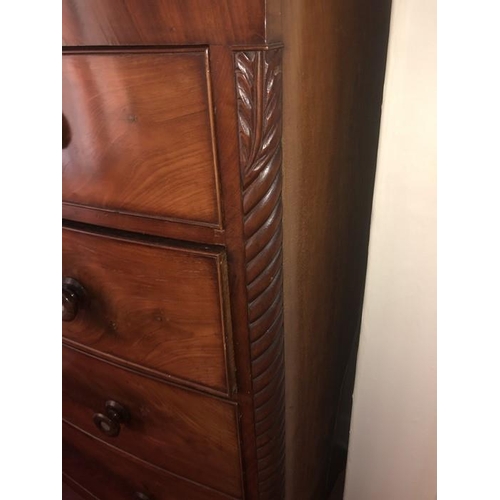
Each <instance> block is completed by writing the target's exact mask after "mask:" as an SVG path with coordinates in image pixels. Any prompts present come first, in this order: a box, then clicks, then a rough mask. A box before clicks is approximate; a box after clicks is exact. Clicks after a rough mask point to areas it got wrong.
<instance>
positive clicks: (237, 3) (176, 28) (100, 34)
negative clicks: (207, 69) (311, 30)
mask: <svg viewBox="0 0 500 500" xmlns="http://www.w3.org/2000/svg"><path fill="white" fill-rule="evenodd" d="M280 8H281V0H155V1H154V2H151V1H147V2H145V1H143V0H121V1H120V2H117V1H116V0H63V2H62V14H63V33H62V35H63V37H62V39H63V45H179V44H180V45H187V44H190V45H191V44H192V45H199V44H207V43H210V44H218V45H220V44H259V43H271V42H275V41H279V37H280V34H281V23H280V21H281V18H280V12H281V10H280Z"/></svg>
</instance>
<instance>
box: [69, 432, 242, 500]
mask: <svg viewBox="0 0 500 500" xmlns="http://www.w3.org/2000/svg"><path fill="white" fill-rule="evenodd" d="M62 433H63V445H62V456H63V464H64V465H63V471H64V473H65V474H66V475H67V476H69V478H71V479H72V480H73V481H75V482H76V483H78V484H84V485H86V488H87V490H88V491H89V493H91V494H93V495H94V496H95V497H96V498H98V499H99V500H127V499H130V500H138V499H140V498H141V495H143V498H144V497H146V498H148V497H149V498H150V500H229V499H232V498H235V497H231V496H227V495H224V494H223V493H219V492H217V491H215V490H212V489H210V488H207V487H204V486H201V485H198V484H196V483H193V482H191V481H186V480H185V479H182V478H180V477H178V476H175V475H174V474H169V473H167V472H165V471H162V470H161V469H159V468H157V467H154V466H151V465H150V464H147V463H145V462H143V461H142V460H138V459H137V458H135V457H133V456H131V455H128V454H126V453H123V452H121V451H120V450H118V449H116V448H114V447H111V446H108V445H106V444H105V443H102V442H98V441H96V440H95V439H94V438H92V437H91V436H89V435H88V434H85V433H83V432H81V431H79V430H77V429H76V428H75V427H73V426H72V425H69V424H68V423H63V431H62ZM66 495H67V496H65V494H64V488H63V500H72V497H71V496H69V492H67V493H66ZM74 498H75V500H76V499H77V498H78V499H80V497H77V496H75V497H74Z"/></svg>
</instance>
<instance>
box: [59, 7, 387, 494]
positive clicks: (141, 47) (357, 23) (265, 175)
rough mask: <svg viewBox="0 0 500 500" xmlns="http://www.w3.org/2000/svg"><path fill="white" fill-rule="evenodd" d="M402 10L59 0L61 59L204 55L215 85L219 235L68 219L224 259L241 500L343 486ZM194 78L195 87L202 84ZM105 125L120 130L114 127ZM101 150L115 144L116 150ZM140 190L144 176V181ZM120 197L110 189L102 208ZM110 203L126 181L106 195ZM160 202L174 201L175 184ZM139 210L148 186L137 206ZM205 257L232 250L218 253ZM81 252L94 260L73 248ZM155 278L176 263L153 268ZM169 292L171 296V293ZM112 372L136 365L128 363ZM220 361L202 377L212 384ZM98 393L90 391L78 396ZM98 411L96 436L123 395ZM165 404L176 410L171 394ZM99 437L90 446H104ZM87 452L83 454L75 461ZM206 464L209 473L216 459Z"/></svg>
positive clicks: (79, 215)
mask: <svg viewBox="0 0 500 500" xmlns="http://www.w3.org/2000/svg"><path fill="white" fill-rule="evenodd" d="M389 7H390V1H384V2H381V3H373V2H372V3H370V2H368V1H366V0H353V1H351V2H330V1H326V0H318V2H307V1H305V0H157V1H155V2H145V1H142V0H121V1H120V2H115V1H114V0H63V24H64V27H63V43H64V44H65V45H66V46H67V47H65V49H64V53H65V54H70V53H73V54H74V53H78V54H82V53H83V52H87V53H90V52H92V53H94V55H92V56H90V55H86V56H82V57H97V55H96V54H97V53H102V54H104V53H105V54H106V55H101V56H99V57H109V58H114V57H118V53H120V52H128V53H130V54H131V53H132V52H133V53H134V56H136V57H137V58H138V60H140V61H141V64H143V63H144V60H143V59H142V58H147V57H152V54H154V55H156V54H160V53H162V52H163V54H164V57H167V56H168V52H170V51H178V55H179V57H188V56H187V55H189V54H191V55H192V54H202V53H204V51H205V50H207V54H208V59H209V64H208V66H205V70H206V69H207V68H208V71H205V75H204V76H203V81H202V72H203V71H202V70H201V69H200V70H199V71H198V73H196V75H197V76H196V78H194V79H193V81H194V80H197V81H198V82H201V81H202V83H201V84H199V85H198V87H199V88H202V87H203V89H204V93H203V96H204V97H203V99H204V102H205V104H204V106H205V107H206V109H207V113H208V116H209V122H210V123H209V124H208V125H207V124H205V125H203V127H204V130H205V133H209V134H210V137H211V138H212V139H214V141H215V142H214V144H215V147H214V148H213V151H214V152H213V153H212V154H213V158H214V162H213V163H214V165H215V164H217V165H218V172H219V173H218V175H215V177H214V178H215V181H214V182H215V185H216V187H217V189H216V191H215V193H216V196H218V198H217V199H218V200H219V202H218V206H219V207H220V217H219V219H218V220H217V222H214V219H211V220H208V219H207V220H208V221H207V220H199V219H201V217H197V218H196V217H193V216H192V215H190V218H188V217H187V216H186V215H183V216H182V217H178V216H175V217H174V216H172V214H166V215H165V214H162V215H161V216H157V215H152V214H145V213H139V214H135V213H128V212H127V213H125V210H124V209H120V210H115V209H113V208H111V209H109V208H105V207H103V206H100V207H96V206H93V207H92V206H84V205H78V204H75V203H73V202H68V203H65V204H64V206H63V216H64V217H65V218H66V219H71V220H72V221H79V222H82V223H87V224H95V225H98V226H101V227H102V228H105V229H100V231H101V232H102V233H109V234H116V233H115V232H114V230H113V229H121V230H125V231H134V232H136V233H141V234H142V235H143V236H137V240H139V239H143V240H144V242H145V243H148V242H149V243H148V244H149V245H150V244H151V243H153V245H159V243H158V242H159V241H160V240H159V239H158V240H156V242H154V241H153V240H152V239H151V238H150V237H148V236H146V235H158V236H164V237H168V238H173V239H176V240H180V241H183V242H187V241H189V242H197V243H204V244H211V245H221V250H220V255H223V256H226V257H227V276H226V275H224V273H223V274H221V275H220V277H219V281H218V282H219V283H225V284H227V286H222V288H223V289H225V288H227V289H228V293H227V297H228V298H229V300H224V301H222V309H224V310H225V311H226V312H225V314H223V317H224V318H226V320H227V321H229V320H230V321H231V324H232V331H233V332H234V337H232V336H231V335H226V337H227V338H226V351H227V356H228V358H229V359H228V365H229V366H231V358H232V353H233V348H232V347H231V341H233V343H234V368H235V371H236V373H235V382H236V386H235V387H234V392H231V391H229V393H228V394H226V395H225V397H226V398H227V399H230V400H232V401H234V402H235V403H237V404H236V405H234V404H233V406H232V408H233V409H234V411H235V412H236V413H237V421H238V424H237V426H235V428H236V429H237V431H238V432H239V436H238V437H237V439H239V446H240V447H241V457H239V458H240V459H241V466H242V477H243V490H240V491H239V492H238V494H237V496H238V495H239V493H240V492H241V496H243V493H244V498H245V500H263V499H265V500H283V498H284V490H285V489H286V499H287V500H323V499H325V498H327V495H328V491H329V489H331V486H332V484H333V479H334V478H335V476H336V473H337V472H338V471H337V469H338V460H336V459H335V457H336V454H335V453H336V451H335V443H334V442H333V429H334V427H335V418H336V417H335V412H336V411H337V407H338V404H337V403H338V394H339V392H340V387H341V384H342V375H343V369H344V367H345V361H346V359H347V356H346V354H347V353H348V352H349V350H350V348H351V343H352V342H353V341H354V340H355V338H356V334H357V328H358V325H359V320H360V311H361V304H362V296H363V283H364V272H365V263H366V252H367V241H368V229H369V220H370V204H371V193H372V188H373V177H374V170H375V160H376V142H377V141H376V140H377V133H378V121H379V115H380V103H381V89H382V82H383V67H384V60H385V47H386V45H385V44H386V40H387V38H386V37H387V30H388V20H389V13H390V8H389ZM281 43H284V48H283V50H282V51H281V50H280V47H281ZM71 46H73V47H71ZM76 46H78V47H76ZM90 46H93V47H90ZM186 54H187V55H186ZM80 56H81V55H71V56H69V55H65V56H64V57H80ZM281 56H283V58H284V61H283V65H282V64H281ZM144 64H145V63H144ZM161 71H162V69H159V68H158V66H155V67H154V68H149V70H148V69H145V70H144V78H145V79H146V80H152V79H154V78H155V76H156V75H157V72H161ZM108 73H109V72H108ZM140 73H141V71H139V72H133V71H128V72H123V73H122V75H121V77H120V78H121V79H122V80H123V77H124V76H126V77H127V78H137V79H140V78H141V77H140ZM105 74H106V71H103V75H105ZM207 74H208V75H209V76H208V77H207V76H206V75H207ZM189 75H191V76H193V75H194V73H193V72H191V73H189V71H188V74H187V76H189ZM165 76H167V75H165ZM281 82H282V83H283V97H284V101H283V107H281V95H282V93H281ZM71 85H75V86H76V87H78V86H80V85H81V84H80V83H79V82H78V81H75V82H74V83H72V84H71ZM169 85H170V84H169V83H168V82H167V84H165V85H164V86H162V85H161V84H159V85H158V86H157V88H161V89H162V92H166V93H167V94H164V95H163V96H165V95H169V94H168V92H170V91H169V90H168V88H169ZM144 89H146V86H145V85H144ZM145 93H146V91H145ZM205 96H206V97H205ZM183 104H184V103H179V105H183ZM87 107H88V105H87ZM211 111H213V113H211ZM210 113H211V114H210ZM183 117H185V118H188V117H186V116H185V115H183ZM104 119H105V120H106V123H107V122H112V120H111V117H110V116H109V115H108V116H105V117H104ZM68 123H69V122H68ZM137 123H139V122H137ZM70 125H71V124H70ZM198 126H201V124H200V123H198ZM82 127H83V128H85V126H84V125H82ZM281 128H283V136H284V144H283V155H282V148H281ZM73 132H74V131H73V130H71V128H70V129H69V130H68V129H67V128H66V129H65V130H64V135H63V147H64V146H66V149H65V150H64V151H68V148H69V149H71V144H72V142H73V141H74V140H75V139H74V133H73ZM198 134H201V132H200V130H198V129H197V128H196V126H193V128H192V133H190V135H191V137H192V138H193V139H194V143H195V144H194V146H195V147H200V137H199V136H198ZM204 140H205V139H201V141H202V142H203V141H204ZM95 145H96V147H97V148H101V147H103V148H105V147H112V144H111V145H110V144H109V141H107V140H102V141H99V140H97V141H96V142H95ZM160 147H163V146H160ZM93 154H94V152H89V155H93ZM282 156H283V175H282ZM101 168H105V169H106V168H109V166H107V165H104V166H102V167H101ZM144 175H145V177H146V178H147V176H148V171H147V169H145V171H144ZM153 175H154V174H153ZM219 178H220V179H219ZM157 180H158V181H159V182H161V179H157ZM217 181H220V183H218V182H217ZM282 181H283V187H284V190H283V195H282V190H281V184H282ZM184 182H185V183H188V184H189V183H193V184H195V185H197V183H198V180H197V178H195V176H191V177H190V178H189V179H184V181H183V187H184V188H186V189H191V188H192V186H189V185H185V184H184ZM108 188H109V186H105V187H104V189H103V191H102V194H103V197H106V196H107V195H106V193H107V192H108ZM112 188H113V183H111V188H109V192H110V193H113V189H112ZM205 188H206V185H205V186H204V187H203V189H205ZM160 191H161V192H162V194H164V195H167V196H168V195H170V192H169V189H168V187H165V186H162V187H161V189H160ZM206 192H207V193H208V189H207V191H206ZM115 194H116V193H115ZM143 195H145V191H144V190H143V189H141V190H140V193H139V194H138V197H139V198H140V197H142V196H143ZM162 200H163V198H162V197H161V196H160V197H158V199H157V200H156V201H157V204H155V203H153V205H155V208H153V209H152V210H161V207H160V204H158V203H159V202H161V201H162ZM136 201H139V200H136ZM179 203H180V205H179ZM202 203H203V198H200V200H199V201H198V200H197V199H194V200H191V201H190V202H189V203H182V201H181V202H179V201H178V200H177V201H176V202H175V203H174V207H173V209H182V210H184V211H193V210H198V209H199V208H200V204H202ZM94 205H95V204H94ZM191 205H192V206H191ZM159 207H160V208H159ZM149 211H151V209H150V210H149ZM155 213H156V212H155ZM282 214H283V215H282ZM195 219H196V220H195ZM282 219H283V221H282ZM217 224H219V226H217ZM130 238H131V237H127V239H130ZM116 241H118V245H117V247H116V252H114V253H115V254H116V256H115V257H113V255H112V253H111V252H109V253H108V254H107V257H106V262H105V267H107V268H108V270H107V272H109V268H111V269H112V268H113V266H119V262H120V260H119V259H120V257H121V245H122V240H120V239H117V240H116ZM282 241H283V243H282ZM136 244H137V243H136ZM159 246H161V245H159ZM167 246H176V247H179V246H184V243H180V242H177V243H175V244H171V243H168V245H167ZM222 247H223V249H222ZM91 248H92V245H89V246H88V248H86V249H84V253H88V252H89V250H90V249H91ZM186 248H187V247H186ZM207 252H208V253H210V252H212V253H217V252H219V250H214V249H213V247H212V249H207ZM72 253H74V254H75V255H78V254H79V253H81V250H80V248H78V247H77V246H76V245H75V246H74V247H73V249H72ZM75 259H77V260H81V259H78V257H75ZM223 268H224V266H220V269H223ZM151 269H157V270H158V269H159V270H162V269H163V266H162V265H161V264H158V262H156V263H153V262H151ZM125 274H128V271H127V273H125ZM148 274H149V273H148ZM125 279H126V278H125V277H124V280H125ZM124 282H125V281H124ZM282 283H284V292H282ZM198 286H199V285H198V283H197V282H195V281H193V283H191V285H190V289H191V290H192V291H193V293H195V294H196V293H198V292H197V289H198ZM123 289H124V290H125V293H124V294H123V297H124V300H125V297H129V296H130V297H131V295H130V294H131V292H130V291H128V288H127V285H123ZM164 293H165V294H167V295H168V296H169V297H171V293H170V292H169V291H168V290H165V291H164ZM221 295H222V296H225V292H222V293H221ZM137 299H138V298H137V297H135V301H136V302H137ZM130 303H131V302H128V304H130ZM179 307H181V308H182V302H181V301H179ZM229 310H230V313H231V314H229ZM229 316H231V318H229ZM283 317H284V327H285V333H284V331H283ZM224 325H225V331H226V332H229V330H230V329H229V328H228V327H227V325H226V324H224ZM284 337H285V342H283V338H284ZM66 341H67V342H70V341H69V340H66ZM283 346H285V349H284V348H283ZM82 348H83V347H82ZM172 348H173V349H175V346H172ZM87 349H88V347H87ZM104 350H105V351H107V350H108V347H106V348H105V349H104ZM96 354H97V352H96ZM156 355H157V356H158V359H160V358H162V357H165V359H167V358H168V357H169V351H168V350H167V349H165V346H159V347H158V349H157V354H155V356H156ZM99 356H104V357H107V358H108V359H111V355H110V354H109V352H104V351H100V354H99ZM116 363H121V365H122V366H123V365H125V364H126V362H125V361H124V360H123V359H122V360H118V359H117V360H116ZM101 364H102V362H101ZM193 364H197V363H193ZM212 364H213V363H208V364H205V365H203V368H204V369H207V370H211V369H212V368H211V367H210V366H211V365H212ZM85 366H86V369H88V370H89V371H90V372H92V373H93V374H92V375H88V376H89V377H90V376H94V375H95V374H96V373H97V374H98V373H99V370H97V371H96V369H95V368H92V367H93V366H94V365H93V364H90V365H87V364H86V365H85ZM106 366H107V365H106ZM285 368H286V377H285ZM137 369H138V370H140V371H141V373H142V375H137V374H133V375H134V377H138V378H136V379H135V380H140V382H138V385H137V387H136V388H137V391H136V392H135V393H134V394H135V397H140V396H143V395H144V392H146V394H147V393H148V391H144V390H142V389H141V387H142V385H143V384H144V383H145V382H144V381H143V379H145V377H144V374H147V373H149V374H151V371H149V372H148V369H146V368H144V367H141V368H139V367H137ZM192 369H193V370H199V369H200V367H199V366H198V367H197V368H194V367H193V368H192ZM116 370H118V369H116ZM149 370H151V369H149ZM116 373H125V371H124V370H118V371H117V372H116ZM127 373H129V372H127ZM229 373H230V374H232V370H231V368H230V369H229ZM116 378H117V379H119V380H117V381H115V382H113V383H116V384H119V383H122V382H123V381H125V382H127V381H128V380H129V379H128V378H127V376H123V375H116ZM197 378H198V377H197ZM147 380H149V379H147ZM176 380H177V379H176ZM177 382H179V380H177ZM177 382H176V383H177ZM182 383H187V384H191V385H192V386H193V387H196V388H197V389H198V390H202V391H207V392H211V393H212V394H214V392H217V391H219V393H220V392H221V391H220V389H214V388H213V384H212V385H211V386H209V385H200V384H198V383H194V382H186V380H185V379H184V381H183V382H182ZM84 385H85V384H84ZM285 385H286V394H285ZM226 387H227V386H226ZM171 388H172V389H175V388H174V387H171ZM89 390H90V389H89V384H86V388H83V389H81V388H79V389H77V390H76V392H77V393H78V392H82V393H84V394H85V393H88V391H89ZM175 390H180V389H178V388H177V389H175ZM184 392H188V391H184ZM194 394H196V395H197V397H200V398H202V400H204V399H203V398H204V396H202V395H200V394H198V393H194ZM102 396H103V398H104V399H103V398H101V399H103V400H102V401H100V404H101V407H100V408H99V409H93V410H92V412H90V411H89V413H91V415H90V419H89V421H91V420H92V415H93V412H96V411H97V412H104V406H103V405H104V404H105V402H106V400H107V399H106V398H110V397H115V396H109V395H106V396H104V395H102ZM285 396H286V400H285V399H284V398H285ZM163 400H164V401H165V405H167V404H168V403H170V402H171V400H172V396H171V395H170V393H169V394H166V395H164V396H163ZM116 401H117V402H121V401H120V398H117V399H116ZM214 401H216V402H217V403H220V400H219V399H214ZM285 403H286V404H285ZM127 406H128V405H127ZM189 407H190V408H192V409H194V408H198V407H199V404H198V403H193V405H192V406H191V405H189ZM202 409H203V405H202ZM77 413H78V412H77ZM133 413H134V412H132V414H133ZM205 413H206V412H205ZM132 416H133V415H132ZM160 420H161V428H162V429H163V432H165V429H166V428H167V427H168V425H167V424H166V423H165V422H166V421H165V419H164V418H163V417H162V419H158V429H160V423H159V422H160ZM167 420H168V419H167ZM86 422H87V421H86ZM285 423H286V433H285ZM82 425H83V424H82ZM89 425H91V429H89V432H98V431H97V428H95V427H92V425H93V424H89ZM120 425H121V426H122V424H120ZM200 425H201V424H200ZM217 425H218V424H214V429H216V428H218V427H217ZM126 432H127V427H126V425H125V424H124V425H123V426H122V427H121V430H120V434H119V436H118V437H116V438H109V440H111V439H114V440H119V439H121V438H122V437H123V436H124V435H125V434H126ZM284 434H286V441H285V436H284ZM180 435H181V436H182V435H183V434H182V432H181V433H180ZM208 435H209V436H210V433H208ZM157 436H158V440H160V441H161V440H165V439H167V438H166V437H165V434H161V435H160V431H159V430H158V435H157ZM106 439H108V438H106ZM186 440H187V438H186ZM110 442H111V441H110ZM114 442H116V441H114ZM285 442H286V453H285V452H284V445H285ZM79 443H80V442H79ZM80 446H83V445H81V444H75V449H76V450H80ZM89 446H91V447H92V446H93V445H92V444H90V445H89ZM134 446H136V445H135V444H134ZM151 450H152V448H148V450H146V449H145V448H144V449H143V450H142V451H141V454H142V453H143V455H141V456H143V458H145V460H148V461H151V460H153V458H154V457H155V456H157V454H158V455H159V451H158V449H156V451H155V450H154V449H153V451H151ZM168 450H169V448H168V447H167V451H168ZM162 453H163V452H162ZM183 453H184V455H183ZM181 455H182V460H185V461H186V463H185V465H182V466H181V465H179V471H180V470H181V469H182V470H183V472H179V474H184V473H185V472H186V471H187V472H188V475H189V474H191V472H192V470H191V469H190V466H192V463H194V464H198V466H199V467H200V470H201V468H202V467H201V465H200V463H201V460H200V457H199V455H200V453H199V452H195V453H193V454H192V455H189V453H188V449H187V448H184V449H183V451H182V453H181ZM188 455H189V456H190V457H191V462H192V463H191V465H190V464H189V463H187V460H188ZM161 456H163V455H161ZM205 458H206V457H205ZM169 460H170V459H169ZM87 461H90V458H82V462H83V463H84V464H86V462H87ZM153 461H154V460H153ZM204 464H205V465H204V467H210V460H206V459H205V460H204ZM87 465H88V464H87ZM83 466H85V465H83ZM127 467H128V466H127ZM130 467H131V468H130V469H128V468H126V470H130V473H132V470H135V468H136V467H137V470H138V471H140V466H139V464H136V463H135V462H134V465H133V466H132V465H131V466H130ZM285 469H286V487H284V480H285ZM139 474H140V472H139ZM127 477H128V474H127ZM211 477H213V474H212V475H211ZM82 481H84V482H87V481H88V482H89V484H91V482H92V480H91V478H88V479H83V480H82ZM117 481H118V484H117V488H123V487H124V484H126V483H127V481H126V479H125V478H123V479H117ZM200 481H201V482H205V484H208V483H207V482H206V481H205V480H200ZM120 491H121V490H120ZM226 491H228V490H226ZM121 497H123V494H120V498H121ZM195 499H196V497H193V500H195ZM141 500H142V499H141Z"/></svg>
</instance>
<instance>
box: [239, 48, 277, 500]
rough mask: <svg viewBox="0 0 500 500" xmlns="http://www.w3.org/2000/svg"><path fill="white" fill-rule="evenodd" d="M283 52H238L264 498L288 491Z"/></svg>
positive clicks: (271, 499) (248, 281)
mask: <svg viewBox="0 0 500 500" xmlns="http://www.w3.org/2000/svg"><path fill="white" fill-rule="evenodd" d="M281 58H282V50H281V49H272V50H266V51H247V52H237V53H236V54H235V64H236V90H237V95H238V125H239V126H238V131H239V138H240V141H239V143H240V168H241V176H242V179H243V216H244V225H243V230H244V234H245V261H246V284H247V287H246V288H247V300H248V322H249V336H250V356H251V362H252V388H253V402H254V415H255V439H256V443H257V476H258V489H259V498H260V499H261V500H275V499H280V498H283V497H284V494H285V484H284V483H285V470H284V466H285V382H284V347H283V342H284V338H283V337H284V330H283V268H282V256H283V252H282V235H283V232H282V214H283V208H282V201H281V185H282V172H281V159H282V147H281V131H282V65H281Z"/></svg>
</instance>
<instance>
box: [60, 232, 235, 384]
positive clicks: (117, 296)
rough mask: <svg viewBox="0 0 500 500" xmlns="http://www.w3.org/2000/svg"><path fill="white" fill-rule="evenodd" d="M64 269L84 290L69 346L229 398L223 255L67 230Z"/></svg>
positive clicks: (66, 327)
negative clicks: (75, 345) (71, 344)
mask: <svg viewBox="0 0 500 500" xmlns="http://www.w3.org/2000/svg"><path fill="white" fill-rule="evenodd" d="M62 267H63V281H64V280H66V281H68V279H69V280H76V281H77V282H78V283H80V284H81V285H82V287H83V288H84V289H85V297H84V299H83V300H79V302H78V304H77V305H78V310H77V312H76V313H75V315H74V316H70V317H69V318H63V319H66V320H67V321H63V336H64V338H65V339H67V340H69V341H71V342H74V343H77V344H78V345H79V346H84V347H85V348H87V349H90V350H92V352H93V353H94V354H102V355H105V356H106V355H111V356H114V357H116V358H120V359H122V360H124V361H125V362H129V363H133V364H135V365H141V366H144V367H146V368H148V369H151V370H154V371H156V372H158V373H160V374H163V376H167V377H176V378H177V379H182V380H186V381H188V382H192V383H196V384H200V385H203V386H207V387H210V388H212V389H214V390H216V391H219V392H222V393H225V394H227V392H228V382H227V370H226V356H225V349H226V338H228V337H229V334H228V332H227V330H228V329H229V318H226V316H227V314H225V313H224V309H225V307H224V303H225V302H227V299H226V298H225V297H226V291H225V289H224V287H225V284H224V283H225V279H224V273H225V257H224V253H223V252H222V251H214V252H210V251H203V252H202V251H197V250H191V249H188V248H184V247H182V248H174V247H165V246H159V245H154V244H146V243H139V242H137V241H133V240H127V239H115V238H111V237H106V236H102V235H98V234H91V233H84V232H79V231H76V230H71V229H63V266H62ZM64 287H65V285H63V288H64ZM63 293H64V292H63ZM226 325H228V326H227V328H226ZM226 334H227V335H226Z"/></svg>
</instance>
